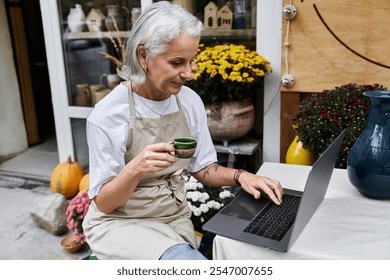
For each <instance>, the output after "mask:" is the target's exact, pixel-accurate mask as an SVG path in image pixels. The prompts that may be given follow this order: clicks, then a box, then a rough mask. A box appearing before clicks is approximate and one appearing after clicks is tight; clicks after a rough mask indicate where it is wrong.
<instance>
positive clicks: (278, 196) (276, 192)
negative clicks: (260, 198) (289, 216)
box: [263, 179, 284, 205]
mask: <svg viewBox="0 0 390 280" xmlns="http://www.w3.org/2000/svg"><path fill="white" fill-rule="evenodd" d="M265 184H266V187H265V188H264V189H263V191H264V192H265V193H266V194H267V195H268V196H269V198H270V199H271V200H272V201H274V202H275V203H276V204H278V205H279V204H280V203H282V200H283V193H284V191H283V188H282V186H281V185H280V183H279V182H278V181H275V180H271V179H268V180H265Z"/></svg>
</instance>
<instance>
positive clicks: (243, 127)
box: [205, 98, 255, 146]
mask: <svg viewBox="0 0 390 280" xmlns="http://www.w3.org/2000/svg"><path fill="white" fill-rule="evenodd" d="M205 108H206V114H207V124H208V127H209V130H210V134H211V138H212V139H213V140H214V141H221V142H223V144H224V145H225V146H227V145H228V143H229V141H231V140H234V139H238V138H240V137H242V136H244V135H246V134H247V133H248V132H249V131H250V130H251V129H252V127H253V123H254V121H255V108H254V106H253V104H252V100H251V99H250V98H246V99H244V100H240V101H226V102H215V103H212V104H206V105H205Z"/></svg>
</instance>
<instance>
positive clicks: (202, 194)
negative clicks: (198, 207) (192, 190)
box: [199, 192, 210, 203]
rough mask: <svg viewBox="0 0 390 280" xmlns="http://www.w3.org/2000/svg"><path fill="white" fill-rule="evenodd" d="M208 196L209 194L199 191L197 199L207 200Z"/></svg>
mask: <svg viewBox="0 0 390 280" xmlns="http://www.w3.org/2000/svg"><path fill="white" fill-rule="evenodd" d="M209 198H210V196H209V194H208V193H206V192H204V193H200V195H199V201H200V202H203V203H204V202H206V200H208V199H209Z"/></svg>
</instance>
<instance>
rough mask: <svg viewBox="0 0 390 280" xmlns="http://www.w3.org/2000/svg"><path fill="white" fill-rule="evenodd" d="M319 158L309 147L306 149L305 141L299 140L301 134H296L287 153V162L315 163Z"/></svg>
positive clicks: (299, 163)
mask: <svg viewBox="0 0 390 280" xmlns="http://www.w3.org/2000/svg"><path fill="white" fill-rule="evenodd" d="M294 129H295V126H294ZM317 158H318V155H317V154H315V153H313V152H312V151H310V150H308V149H305V148H304V147H303V143H302V142H301V141H300V140H299V136H298V135H295V137H294V140H293V141H292V142H291V144H290V146H289V147H288V150H287V153H286V163H288V164H298V165H313V164H314V162H315V161H316V160H317Z"/></svg>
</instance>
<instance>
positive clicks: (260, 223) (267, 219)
mask: <svg viewBox="0 0 390 280" xmlns="http://www.w3.org/2000/svg"><path fill="white" fill-rule="evenodd" d="M300 200H301V198H300V197H299V196H295V195H290V194H285V195H284V196H283V203H282V204H281V205H279V206H278V205H276V204H273V203H269V204H268V205H267V206H266V207H265V208H264V209H263V210H262V211H261V212H260V213H259V214H258V215H257V216H256V218H254V219H253V220H252V222H251V223H250V224H249V225H248V226H247V227H246V228H245V229H244V232H247V233H251V234H256V235H259V236H262V237H265V238H270V239H273V240H278V241H280V240H281V239H282V238H283V236H284V235H285V234H286V232H287V231H288V229H289V228H290V227H291V225H292V223H293V222H294V219H295V216H296V214H297V211H298V206H299V202H300Z"/></svg>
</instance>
